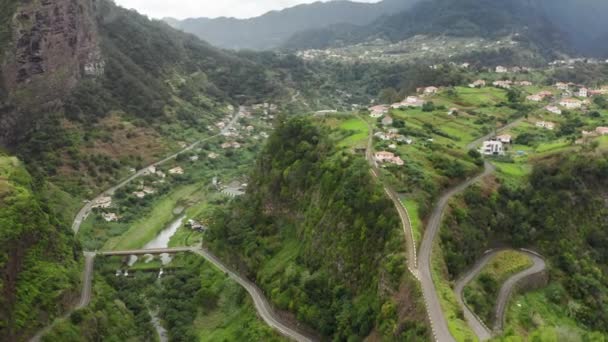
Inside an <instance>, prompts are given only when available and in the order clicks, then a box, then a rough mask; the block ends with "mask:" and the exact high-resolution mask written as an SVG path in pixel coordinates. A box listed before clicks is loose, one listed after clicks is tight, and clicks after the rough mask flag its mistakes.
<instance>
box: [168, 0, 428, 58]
mask: <svg viewBox="0 0 608 342" xmlns="http://www.w3.org/2000/svg"><path fill="white" fill-rule="evenodd" d="M417 1H418V0H384V1H381V2H380V3H373V4H369V3H359V2H351V1H329V2H315V3H312V4H303V5H298V6H295V7H291V8H288V9H285V10H282V11H272V12H269V13H266V14H264V15H262V16H259V17H256V18H251V19H236V18H216V19H209V18H189V19H185V20H175V19H171V18H166V19H164V20H165V21H166V22H167V23H169V24H170V25H172V26H173V27H176V28H178V29H181V30H184V31H185V32H189V33H192V34H195V35H197V36H198V37H200V38H201V39H204V40H206V41H208V42H210V43H211V44H213V45H215V46H219V47H222V48H227V49H253V50H268V49H272V48H276V47H278V46H280V45H282V44H283V43H284V41H285V40H286V39H288V38H289V37H290V36H291V35H293V34H295V33H297V32H300V31H307V30H311V29H318V28H322V27H326V26H330V25H334V24H340V23H343V24H357V25H365V24H369V23H371V22H372V21H374V20H375V19H377V18H378V17H380V16H382V15H386V14H390V13H394V12H398V11H401V10H404V9H406V8H409V7H410V6H411V5H412V4H414V3H415V2H417Z"/></svg>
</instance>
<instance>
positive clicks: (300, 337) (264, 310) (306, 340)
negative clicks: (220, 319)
mask: <svg viewBox="0 0 608 342" xmlns="http://www.w3.org/2000/svg"><path fill="white" fill-rule="evenodd" d="M192 252H194V253H196V254H198V255H200V256H202V257H203V258H205V259H206V260H207V261H209V262H211V263H212V264H213V265H215V267H217V268H219V269H220V270H221V271H222V272H224V273H226V274H228V276H230V278H232V279H233V280H234V281H236V282H237V283H238V284H239V285H241V286H242V287H243V288H244V289H245V290H246V291H247V292H248V293H249V295H250V296H251V298H252V299H253V303H254V305H255V308H256V310H257V312H258V314H259V315H260V317H262V319H263V320H264V322H266V324H268V325H269V326H270V327H271V328H273V329H275V330H276V331H278V332H279V333H280V334H281V335H283V336H285V337H287V338H289V339H292V340H294V341H298V342H310V341H314V338H312V337H308V336H306V335H304V334H303V333H300V332H298V329H297V327H294V326H291V324H289V323H286V322H284V321H282V320H281V319H280V318H279V317H278V316H277V315H276V314H275V313H274V311H273V309H272V307H271V306H270V303H269V302H268V300H267V299H266V297H265V296H264V293H263V292H262V290H260V289H259V288H258V287H257V286H256V285H255V284H253V283H252V282H250V281H249V280H247V279H245V278H243V277H241V276H240V275H239V274H238V273H236V272H234V271H232V270H231V269H230V268H228V266H226V265H224V264H223V263H222V262H221V261H220V260H219V259H218V258H216V257H215V256H214V255H213V254H211V253H210V252H209V251H207V250H205V249H201V248H193V249H192Z"/></svg>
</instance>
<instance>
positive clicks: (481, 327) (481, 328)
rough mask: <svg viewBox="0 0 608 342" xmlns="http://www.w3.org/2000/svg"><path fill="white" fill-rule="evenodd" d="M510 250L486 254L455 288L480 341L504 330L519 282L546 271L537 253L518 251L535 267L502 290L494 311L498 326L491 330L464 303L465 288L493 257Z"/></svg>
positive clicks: (543, 262) (513, 278)
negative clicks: (506, 317)
mask: <svg viewBox="0 0 608 342" xmlns="http://www.w3.org/2000/svg"><path fill="white" fill-rule="evenodd" d="M505 250H508V249H495V250H491V251H488V252H486V253H485V254H484V255H483V257H482V258H481V259H479V260H478V261H477V263H475V265H474V266H473V267H472V268H471V269H470V270H469V271H467V272H466V273H465V274H464V275H463V276H462V277H461V278H460V279H458V281H457V282H456V286H455V287H454V291H455V292H456V296H457V298H458V301H459V302H460V306H461V307H462V309H463V311H464V316H465V318H466V320H467V323H468V324H469V327H470V328H471V329H472V330H473V332H475V334H476V335H477V338H478V339H479V340H480V341H486V340H489V339H491V338H492V337H493V336H494V335H495V334H496V333H498V332H500V331H501V330H502V326H503V322H504V319H505V311H506V308H507V304H508V303H509V299H510V298H511V294H512V293H513V290H514V289H515V286H516V285H517V283H518V282H519V281H521V280H522V279H525V278H527V277H529V276H531V275H534V274H537V273H539V272H542V271H544V270H545V269H546V267H547V266H546V264H545V261H544V260H543V259H542V258H541V257H540V256H539V255H537V254H536V253H533V252H529V251H525V250H518V251H519V252H522V253H525V254H527V255H528V256H529V257H530V258H531V259H532V262H533V265H532V266H531V267H529V268H527V269H525V270H523V271H521V272H519V273H517V274H514V275H513V276H511V277H510V278H509V279H507V281H505V283H504V284H503V285H502V287H501V288H500V292H499V294H498V298H497V300H496V307H495V309H494V310H495V311H494V317H496V324H495V325H494V328H493V330H490V329H489V328H488V327H487V326H486V325H485V324H484V323H483V322H482V320H481V319H480V318H479V317H478V316H477V315H476V314H475V313H474V312H473V311H472V310H471V309H470V308H469V307H468V305H466V304H465V301H464V295H463V292H464V288H465V287H466V286H467V285H468V284H469V283H470V282H471V281H473V279H475V277H477V275H479V273H480V272H481V271H482V270H483V268H484V267H485V266H486V265H487V264H488V263H489V262H490V260H491V259H492V257H494V256H495V255H496V254H498V253H499V252H501V251H505Z"/></svg>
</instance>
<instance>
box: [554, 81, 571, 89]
mask: <svg viewBox="0 0 608 342" xmlns="http://www.w3.org/2000/svg"><path fill="white" fill-rule="evenodd" d="M555 88H557V89H559V90H568V83H564V82H557V83H555Z"/></svg>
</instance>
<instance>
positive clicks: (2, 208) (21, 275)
mask: <svg viewBox="0 0 608 342" xmlns="http://www.w3.org/2000/svg"><path fill="white" fill-rule="evenodd" d="M43 192H44V190H43V187H42V184H41V183H40V182H36V181H33V180H32V178H31V177H30V175H29V174H28V173H27V171H25V168H24V167H23V165H22V164H21V163H20V162H19V161H18V160H17V159H16V158H11V157H7V156H6V155H3V154H0V227H2V229H1V230H0V289H1V295H0V335H1V336H4V337H7V338H8V340H18V339H21V337H22V336H24V334H27V333H28V332H31V330H32V329H35V328H36V327H39V326H40V325H43V324H45V323H46V321H47V320H48V318H53V317H55V316H56V315H58V314H60V313H61V312H62V311H63V310H64V309H65V308H66V307H68V306H70V305H71V304H72V301H73V299H74V294H73V289H74V288H75V287H76V285H77V284H78V282H79V275H80V271H79V268H78V259H79V256H78V254H79V253H78V248H77V247H76V244H75V242H74V240H73V238H72V236H71V232H70V231H69V230H68V225H67V224H66V223H65V222H62V221H61V219H60V218H59V217H58V216H57V215H56V214H55V213H54V212H53V211H52V210H51V208H50V207H49V203H48V202H47V201H46V200H44V199H43V196H42V194H43Z"/></svg>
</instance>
